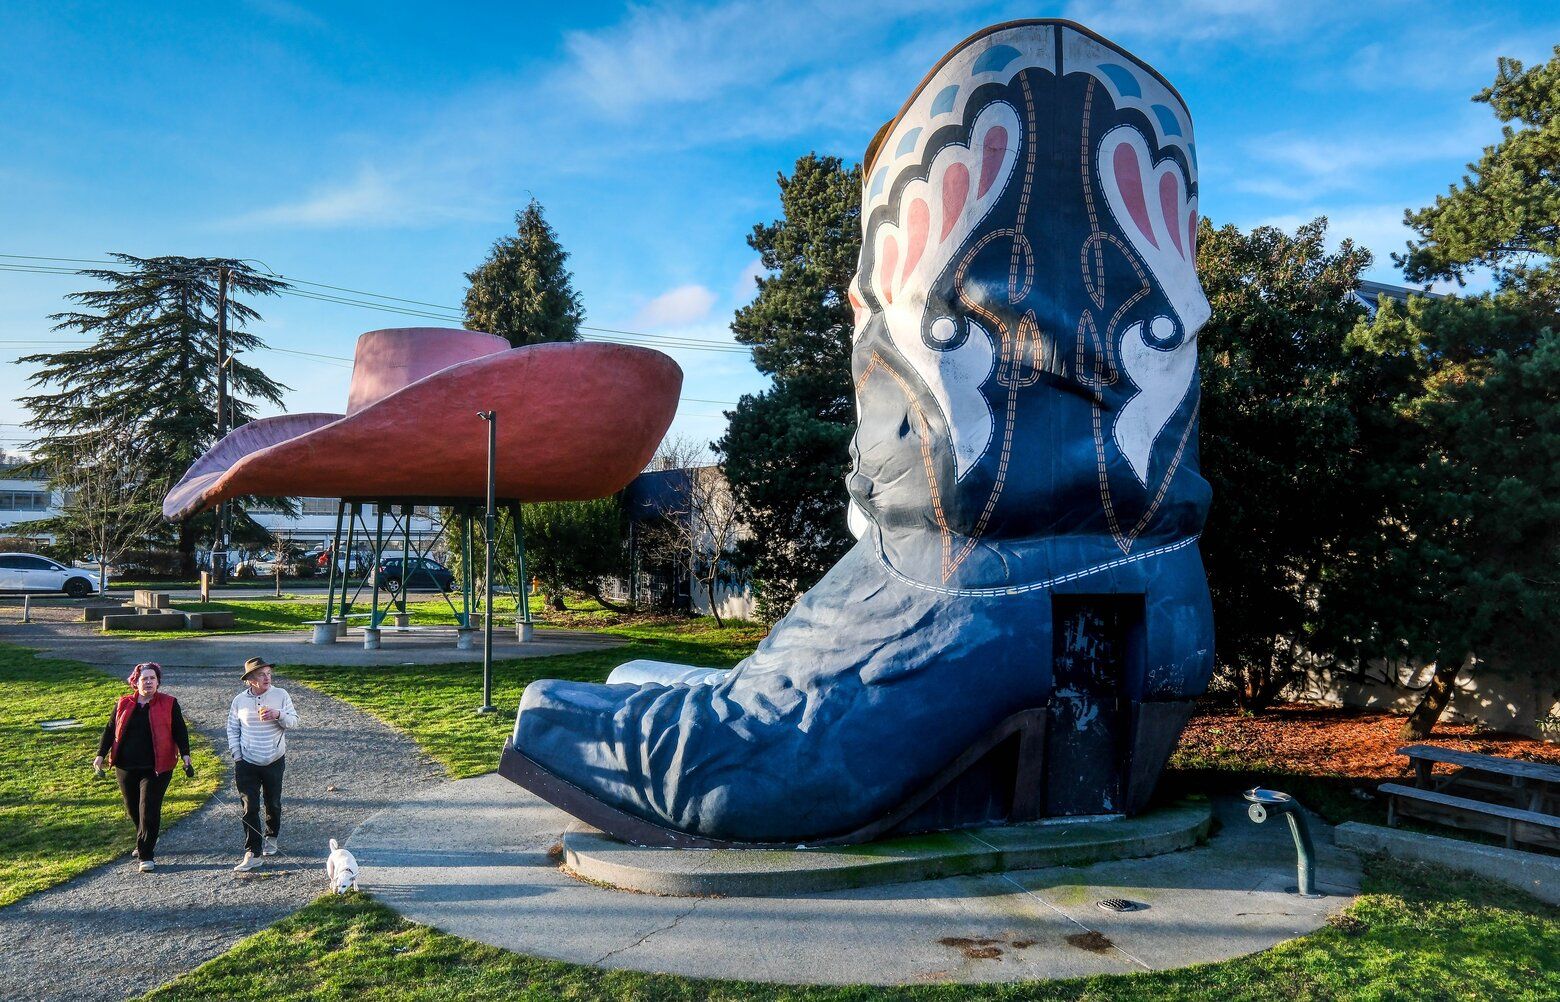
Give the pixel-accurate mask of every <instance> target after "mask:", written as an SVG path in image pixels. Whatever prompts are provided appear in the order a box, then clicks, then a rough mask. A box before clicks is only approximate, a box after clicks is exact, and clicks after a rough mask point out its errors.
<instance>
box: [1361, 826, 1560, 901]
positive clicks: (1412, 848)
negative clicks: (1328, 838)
mask: <svg viewBox="0 0 1560 1002" xmlns="http://www.w3.org/2000/svg"><path fill="white" fill-rule="evenodd" d="M1333 841H1335V842H1336V843H1337V844H1338V845H1340V846H1343V847H1344V848H1345V849H1353V850H1354V851H1356V852H1370V853H1382V854H1385V855H1387V856H1391V857H1392V858H1394V859H1407V860H1413V861H1415V862H1419V863H1434V864H1435V865H1437V866H1445V867H1447V868H1449V869H1452V870H1460V871H1462V872H1463V873H1472V874H1475V875H1477V876H1480V877H1484V878H1485V879H1487V880H1494V881H1498V882H1499V883H1502V884H1506V885H1508V886H1511V887H1515V888H1517V889H1518V890H1521V891H1526V892H1528V893H1529V894H1531V895H1533V896H1534V897H1535V898H1538V899H1539V900H1540V901H1547V902H1549V903H1550V904H1552V905H1560V858H1557V857H1555V856H1541V855H1539V854H1538V853H1536V852H1524V851H1523V850H1521V849H1504V848H1501V847H1499V846H1493V845H1481V844H1480V843H1478V842H1464V841H1462V840H1461V839H1455V838H1442V837H1441V836H1439V835H1422V834H1420V833H1419V832H1409V831H1404V830H1402V829H1401V828H1383V827H1381V826H1380V825H1366V824H1361V823H1359V822H1358V821H1348V822H1345V823H1343V824H1341V825H1339V826H1338V827H1337V828H1336V829H1334V830H1333Z"/></svg>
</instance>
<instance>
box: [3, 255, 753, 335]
mask: <svg viewBox="0 0 1560 1002" xmlns="http://www.w3.org/2000/svg"><path fill="white" fill-rule="evenodd" d="M0 258H8V259H11V260H19V261H58V262H73V263H77V264H101V265H115V264H119V263H120V262H116V261H109V260H101V259H92V258H69V257H44V256H42V255H34V254H0ZM0 271H12V272H18V273H23V274H27V273H31V274H48V275H74V274H77V273H78V272H79V269H74V268H63V267H58V266H55V265H26V264H4V263H0ZM277 277H278V278H280V279H281V280H283V281H286V282H290V283H294V284H297V285H307V286H311V287H313V288H317V289H330V290H332V291H335V292H345V293H348V294H349V295H351V296H367V297H369V298H370V299H378V300H384V301H385V302H380V303H374V302H365V301H363V300H360V299H351V298H348V297H346V296H334V295H330V294H328V293H318V292H309V291H307V290H304V289H278V290H277V291H278V292H279V293H281V294H282V295H286V296H294V297H296V298H299V299H312V300H316V301H318V302H324V303H334V304H337V305H340V306H356V307H358V308H360V309H369V310H376V311H379V312H382V313H392V314H397V315H400V316H409V317H419V318H422V319H426V320H442V321H445V322H451V321H453V322H456V323H461V322H464V319H465V311H464V310H462V309H460V308H459V307H455V306H441V305H439V304H437V303H429V302H424V301H423V300H418V299H406V298H403V297H400V296H389V295H385V294H384V293H378V292H366V291H364V290H361V289H349V288H346V287H345V286H339V285H331V284H329V283H325V282H314V281H310V280H308V279H302V278H290V277H288V276H286V275H278V276H277ZM387 303H406V304H410V305H413V306H423V307H427V308H428V309H427V310H412V309H406V308H405V307H397V306H390V305H387ZM429 310H437V311H440V312H437V313H434V312H429ZM580 329H581V330H585V331H590V332H592V333H593V334H601V335H609V336H607V337H598V338H593V339H592V340H598V341H606V342H608V343H613V344H634V343H636V342H640V341H642V342H643V343H645V344H648V345H651V346H655V347H666V348H684V349H687V350H691V351H721V352H727V353H730V354H739V355H746V354H748V351H749V350H748V349H747V348H744V347H742V346H740V345H735V344H725V343H722V342H718V341H711V340H708V339H705V338H695V337H690V336H687V335H677V334H650V333H646V332H644V331H630V330H624V329H621V328H613V327H595V326H592V325H589V324H581V325H580ZM615 338H631V339H634V340H631V341H619V340H614V339H615Z"/></svg>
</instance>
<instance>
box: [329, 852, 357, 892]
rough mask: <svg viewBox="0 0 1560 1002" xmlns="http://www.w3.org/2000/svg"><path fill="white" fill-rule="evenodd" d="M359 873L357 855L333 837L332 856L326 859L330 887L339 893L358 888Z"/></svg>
mask: <svg viewBox="0 0 1560 1002" xmlns="http://www.w3.org/2000/svg"><path fill="white" fill-rule="evenodd" d="M357 873H358V865H357V857H356V856H354V855H352V852H351V850H349V849H343V848H342V847H341V846H339V845H337V844H336V840H335V839H331V840H330V857H329V858H328V859H326V860H325V877H326V879H328V880H329V881H330V889H331V890H332V891H334V892H335V893H337V894H345V893H347V892H348V891H355V890H357Z"/></svg>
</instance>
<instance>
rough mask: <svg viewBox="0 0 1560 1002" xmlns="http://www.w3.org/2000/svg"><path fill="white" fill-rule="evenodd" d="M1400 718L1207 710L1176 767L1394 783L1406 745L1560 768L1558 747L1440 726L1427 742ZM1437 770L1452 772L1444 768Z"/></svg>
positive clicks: (1186, 737)
mask: <svg viewBox="0 0 1560 1002" xmlns="http://www.w3.org/2000/svg"><path fill="white" fill-rule="evenodd" d="M1403 721H1404V717H1403V716H1402V715H1400V714H1390V713H1380V712H1374V711H1370V710H1355V709H1335V708H1331V707H1319V706H1310V705H1305V704H1289V705H1285V706H1279V707H1275V708H1273V709H1271V710H1266V711H1264V712H1262V713H1258V714H1246V713H1243V712H1241V711H1240V710H1237V709H1234V708H1223V707H1214V706H1207V707H1201V708H1199V711H1198V713H1197V714H1196V715H1195V716H1194V717H1193V718H1192V719H1191V722H1190V723H1188V724H1187V725H1186V731H1185V732H1184V733H1183V734H1182V736H1181V744H1180V747H1179V749H1178V750H1177V751H1176V753H1175V757H1174V758H1173V759H1171V762H1170V764H1171V766H1172V768H1182V769H1209V768H1214V769H1231V770H1261V771H1272V772H1280V773H1290V774H1296V775H1306V776H1346V777H1349V778H1352V779H1378V780H1385V779H1392V778H1395V777H1401V776H1406V775H1408V774H1409V768H1408V760H1407V759H1406V758H1404V757H1403V756H1402V755H1399V754H1398V753H1397V750H1398V749H1399V748H1402V747H1403V746H1405V745H1408V744H1415V743H1421V744H1434V745H1439V746H1441V747H1444V748H1455V749H1457V750H1458V751H1467V752H1477V753H1479V754H1483V755H1500V756H1502V757H1505V758H1519V759H1529V760H1531V761H1535V762H1548V763H1551V764H1555V765H1560V745H1556V744H1551V743H1549V742H1545V741H1538V740H1535V739H1533V738H1526V737H1522V736H1521V735H1517V734H1502V733H1494V732H1488V731H1480V730H1478V729H1476V728H1475V727H1473V726H1472V725H1470V724H1454V723H1445V722H1443V723H1441V724H1438V725H1437V726H1436V728H1435V732H1434V734H1433V735H1432V736H1431V737H1430V739H1429V740H1428V741H1424V742H1411V741H1405V740H1404V739H1403V737H1402V734H1401V731H1402V728H1403ZM1437 768H1438V769H1441V768H1445V769H1447V770H1448V771H1449V770H1450V767H1449V766H1447V767H1442V766H1438V767H1437Z"/></svg>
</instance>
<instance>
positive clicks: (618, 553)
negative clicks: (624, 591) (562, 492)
mask: <svg viewBox="0 0 1560 1002" xmlns="http://www.w3.org/2000/svg"><path fill="white" fill-rule="evenodd" d="M520 518H521V521H522V523H523V525H524V527H525V563H526V572H527V573H528V574H530V575H531V576H532V577H534V578H536V579H537V580H539V581H540V582H541V585H542V591H543V593H544V594H546V595H547V598H548V601H549V603H550V604H551V605H552V607H553V608H554V609H557V610H559V611H560V612H561V611H563V609H564V608H565V607H564V604H563V598H564V594H565V593H567V592H571V591H572V592H583V593H584V594H586V595H589V596H591V597H592V598H594V599H596V600H597V601H598V602H600V603H601V604H602V605H604V606H606V607H608V608H613V609H615V608H617V606H615V605H614V604H613V603H612V602H610V601H609V600H607V598H606V596H604V595H603V594H602V592H601V580H602V579H603V578H607V577H626V576H627V547H626V543H625V540H626V536H627V532H626V526H625V516H624V513H623V505H622V502H621V500H620V499H619V498H618V497H617V496H616V495H614V496H612V497H605V498H598V499H596V500H594V501H542V502H537V503H535V504H527V505H521V507H520ZM504 537H507V546H508V549H507V550H506V551H505V552H506V554H507V553H513V552H514V543H513V541H514V527H513V525H512V524H511V523H510V522H509V521H507V520H506V521H505V523H504V526H503V527H502V529H501V530H500V538H504Z"/></svg>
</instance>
